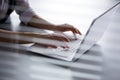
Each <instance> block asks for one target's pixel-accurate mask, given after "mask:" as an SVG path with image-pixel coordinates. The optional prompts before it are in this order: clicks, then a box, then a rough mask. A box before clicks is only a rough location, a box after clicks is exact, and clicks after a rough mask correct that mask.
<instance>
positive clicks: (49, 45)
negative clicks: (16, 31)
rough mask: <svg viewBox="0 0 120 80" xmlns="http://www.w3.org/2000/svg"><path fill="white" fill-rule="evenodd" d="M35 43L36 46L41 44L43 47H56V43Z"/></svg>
mask: <svg viewBox="0 0 120 80" xmlns="http://www.w3.org/2000/svg"><path fill="white" fill-rule="evenodd" d="M35 45H37V46H41V47H45V48H48V47H51V48H57V46H56V45H52V44H43V43H36V44H35Z"/></svg>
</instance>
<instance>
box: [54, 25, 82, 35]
mask: <svg viewBox="0 0 120 80" xmlns="http://www.w3.org/2000/svg"><path fill="white" fill-rule="evenodd" d="M56 30H57V31H61V32H65V31H72V33H73V34H80V35H81V32H80V31H79V30H78V29H77V28H75V27H73V26H72V25H69V24H62V25H57V27H56Z"/></svg>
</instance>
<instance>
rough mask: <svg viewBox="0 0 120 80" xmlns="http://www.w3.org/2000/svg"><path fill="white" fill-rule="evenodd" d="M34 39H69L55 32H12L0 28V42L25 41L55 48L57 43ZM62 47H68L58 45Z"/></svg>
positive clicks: (24, 42) (20, 42)
mask: <svg viewBox="0 0 120 80" xmlns="http://www.w3.org/2000/svg"><path fill="white" fill-rule="evenodd" d="M35 39H46V40H58V41H62V42H63V44H65V43H64V42H68V41H69V40H68V39H67V38H65V37H64V36H60V35H56V34H42V33H31V32H12V31H7V30H2V29H0V42H7V43H17V44H27V43H36V44H38V45H40V46H44V47H53V48H57V45H54V44H50V43H49V44H48V43H43V42H44V41H42V42H37V41H35ZM59 46H61V47H63V48H66V47H68V46H67V45H62V44H61V45H59Z"/></svg>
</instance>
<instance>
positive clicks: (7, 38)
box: [0, 29, 32, 44]
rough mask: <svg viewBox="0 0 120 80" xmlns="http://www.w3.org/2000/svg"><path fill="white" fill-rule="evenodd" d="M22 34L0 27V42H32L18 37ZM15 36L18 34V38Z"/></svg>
mask: <svg viewBox="0 0 120 80" xmlns="http://www.w3.org/2000/svg"><path fill="white" fill-rule="evenodd" d="M22 35H24V34H23V33H19V32H12V31H7V30H1V29H0V42H7V43H19V44H26V43H32V41H28V40H24V39H22V38H20V36H22ZM17 36H19V38H16V37H17Z"/></svg>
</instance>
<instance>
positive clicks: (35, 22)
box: [28, 15, 57, 30]
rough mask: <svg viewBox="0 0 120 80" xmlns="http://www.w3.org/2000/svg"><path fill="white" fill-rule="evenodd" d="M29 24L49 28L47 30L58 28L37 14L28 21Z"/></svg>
mask: <svg viewBox="0 0 120 80" xmlns="http://www.w3.org/2000/svg"><path fill="white" fill-rule="evenodd" d="M28 25H30V26H32V27H35V28H40V29H47V30H56V28H57V27H56V25H54V24H52V23H50V22H48V21H46V20H44V19H42V18H40V17H39V16H37V15H35V16H33V17H32V19H31V20H30V21H29V22H28Z"/></svg>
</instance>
